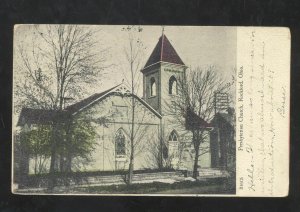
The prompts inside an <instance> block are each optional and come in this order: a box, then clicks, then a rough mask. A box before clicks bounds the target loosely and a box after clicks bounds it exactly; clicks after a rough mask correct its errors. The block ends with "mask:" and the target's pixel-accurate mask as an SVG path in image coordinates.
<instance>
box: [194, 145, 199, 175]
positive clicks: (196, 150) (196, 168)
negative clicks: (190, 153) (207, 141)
mask: <svg viewBox="0 0 300 212" xmlns="http://www.w3.org/2000/svg"><path fill="white" fill-rule="evenodd" d="M198 160H199V148H195V161H194V168H193V178H194V179H197V177H198Z"/></svg>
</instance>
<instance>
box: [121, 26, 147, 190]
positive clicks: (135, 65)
mask: <svg viewBox="0 0 300 212" xmlns="http://www.w3.org/2000/svg"><path fill="white" fill-rule="evenodd" d="M142 30H143V29H142V28H141V27H134V26H128V27H127V28H123V29H122V31H125V32H127V35H128V46H127V47H125V48H124V54H125V59H126V62H127V64H128V68H129V73H130V74H129V77H127V75H126V74H124V75H125V76H124V77H125V84H126V85H127V86H128V87H129V88H130V90H131V103H130V108H131V113H130V115H131V117H130V123H131V126H130V133H129V134H130V135H129V137H130V138H129V139H130V143H129V147H130V150H129V152H130V156H129V167H128V179H127V184H131V183H132V177H133V170H134V158H135V155H136V150H137V146H138V145H139V144H140V143H141V141H142V140H143V139H142V138H143V135H144V134H145V132H146V131H147V129H146V128H145V127H142V126H141V125H136V121H137V118H136V114H137V111H136V109H137V105H138V102H137V100H136V98H135V96H137V92H138V90H139V86H140V77H141V74H140V73H139V71H140V69H141V62H142V58H143V48H144V46H143V43H142V42H141V40H140V38H139V32H141V31H142ZM142 119H143V118H142ZM140 121H142V120H140Z"/></svg>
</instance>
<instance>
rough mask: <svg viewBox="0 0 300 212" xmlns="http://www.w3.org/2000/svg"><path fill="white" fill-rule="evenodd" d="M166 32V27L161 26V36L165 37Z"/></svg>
mask: <svg viewBox="0 0 300 212" xmlns="http://www.w3.org/2000/svg"><path fill="white" fill-rule="evenodd" d="M164 32H165V26H161V35H164Z"/></svg>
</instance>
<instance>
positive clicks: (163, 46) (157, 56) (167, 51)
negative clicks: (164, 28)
mask: <svg viewBox="0 0 300 212" xmlns="http://www.w3.org/2000/svg"><path fill="white" fill-rule="evenodd" d="M160 61H163V62H169V63H175V64H179V65H185V64H184V63H183V62H182V60H181V58H180V57H179V56H178V54H177V52H176V50H175V49H174V47H173V46H172V44H171V43H170V41H169V40H168V38H167V36H166V35H164V34H163V35H162V36H160V38H159V41H158V43H157V44H156V46H155V48H154V50H153V52H152V54H151V55H150V57H149V59H148V61H147V63H146V65H145V67H144V68H146V67H148V66H150V65H152V64H154V63H157V62H160Z"/></svg>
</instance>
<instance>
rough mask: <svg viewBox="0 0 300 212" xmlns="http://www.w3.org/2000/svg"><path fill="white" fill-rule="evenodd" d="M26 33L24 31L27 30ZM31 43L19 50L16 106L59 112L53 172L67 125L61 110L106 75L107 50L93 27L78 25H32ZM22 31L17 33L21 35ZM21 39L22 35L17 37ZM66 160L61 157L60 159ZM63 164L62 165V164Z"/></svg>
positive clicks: (22, 44)
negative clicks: (99, 40)
mask: <svg viewBox="0 0 300 212" xmlns="http://www.w3.org/2000/svg"><path fill="white" fill-rule="evenodd" d="M24 31H25V30H24ZM29 31H30V38H31V40H29V41H28V39H24V40H25V41H19V43H18V44H17V48H16V51H17V52H16V53H17V58H16V61H17V64H16V69H17V71H16V72H15V73H17V75H19V76H21V77H18V78H15V79H16V81H15V96H16V98H15V100H16V107H17V108H18V107H24V106H26V107H30V108H38V109H49V110H53V111H56V116H55V117H54V118H53V120H52V123H51V128H52V133H51V136H50V141H49V142H50V151H51V162H50V170H49V172H50V173H53V172H55V171H57V170H55V164H56V163H57V161H56V159H57V156H58V153H61V154H62V152H63V151H60V152H59V151H58V149H60V148H61V145H62V143H63V142H62V141H63V138H62V137H61V136H62V135H63V133H64V130H62V129H63V128H64V127H63V126H64V125H65V124H66V123H67V122H66V119H65V117H62V116H61V115H62V111H63V109H64V107H65V104H67V101H68V100H71V99H76V98H80V97H82V95H83V94H84V93H85V91H84V90H83V87H85V88H86V87H87V86H89V85H91V83H95V82H96V81H97V79H100V77H101V76H102V75H103V71H104V69H105V68H106V67H108V66H107V65H106V54H107V51H108V49H107V48H104V47H103V46H101V45H100V44H99V42H98V40H96V39H95V35H96V34H97V32H98V31H96V30H94V29H93V28H92V27H84V26H77V25H35V26H29ZM22 32H23V31H20V32H18V33H22ZM18 36H19V35H18ZM60 158H61V159H62V158H63V157H62V155H61V157H60ZM61 164H62V163H61Z"/></svg>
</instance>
